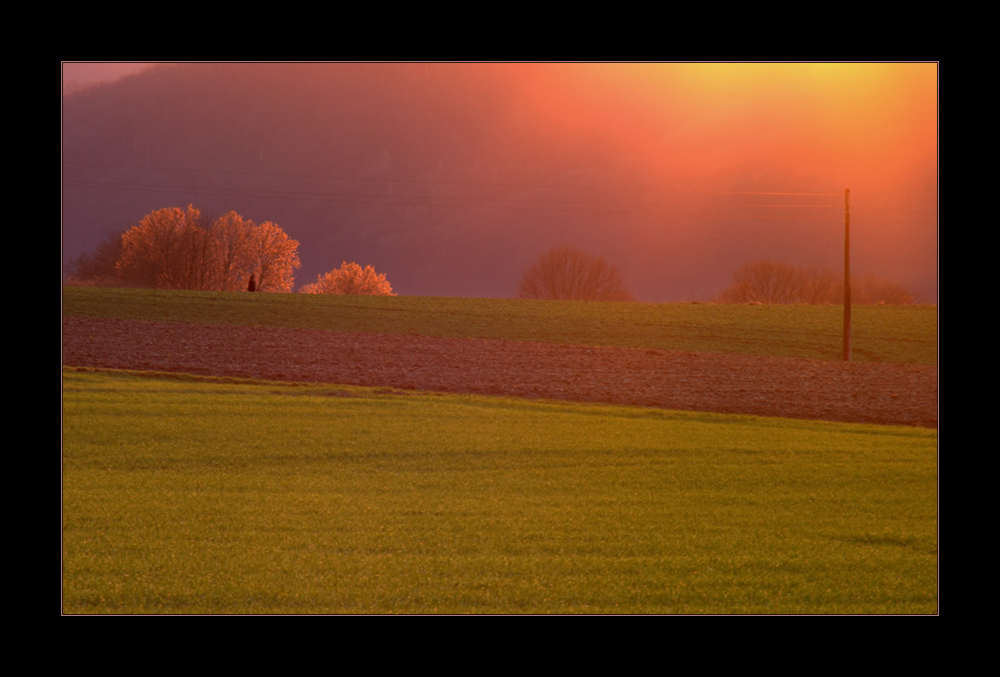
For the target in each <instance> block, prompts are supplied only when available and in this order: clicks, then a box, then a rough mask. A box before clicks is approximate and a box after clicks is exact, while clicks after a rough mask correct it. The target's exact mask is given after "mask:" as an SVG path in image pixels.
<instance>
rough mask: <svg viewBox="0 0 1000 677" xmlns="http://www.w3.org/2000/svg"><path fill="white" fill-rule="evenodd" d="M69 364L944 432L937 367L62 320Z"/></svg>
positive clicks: (64, 347)
mask: <svg viewBox="0 0 1000 677" xmlns="http://www.w3.org/2000/svg"><path fill="white" fill-rule="evenodd" d="M63 364H64V365H66V366H70V367H98V368H111V369H131V370H149V371H163V372H183V373H189V374H204V375H215V376H231V377H248V378H258V379H267V380H278V381H305V382H320V383H343V384H351V385H363V386H386V387H392V388H399V389H407V390H410V389H412V390H421V391H439V392H455V393H476V394H483V395H504V396H512V397H529V398H544V399H556V400H574V401H583V402H603V403H610V404H627V405H640V406H647V407H660V408H664V409H685V410H691V411H709V412H719V413H735V414H755V415H759V416H786V417H791V418H807V419H822V420H830V421H850V422H860V423H885V424H898V425H913V426H922V427H930V428H935V427H937V409H938V378H937V367H932V366H917V365H900V364H884V363H843V362H829V361H821V360H806V359H795V358H781V357H755V356H749V355H730V354H721V353H689V352H671V351H660V350H641V349H633V348H596V347H585V346H571V345H561V344H554V343H528V342H519V341H499V340H489V339H457V338H437V337H427V336H402V335H391V334H368V333H347V332H331V331H320V330H310V329H275V328H267V327H239V326H229V325H204V324H181V323H167V322H142V321H131V320H107V319H88V318H81V317H64V318H63Z"/></svg>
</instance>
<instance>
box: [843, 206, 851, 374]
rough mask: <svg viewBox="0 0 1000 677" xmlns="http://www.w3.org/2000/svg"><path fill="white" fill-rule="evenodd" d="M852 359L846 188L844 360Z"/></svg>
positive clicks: (849, 240) (849, 257) (848, 207)
mask: <svg viewBox="0 0 1000 677" xmlns="http://www.w3.org/2000/svg"><path fill="white" fill-rule="evenodd" d="M850 361H851V189H850V188H845V189H844V362H850Z"/></svg>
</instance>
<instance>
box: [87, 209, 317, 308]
mask: <svg viewBox="0 0 1000 677" xmlns="http://www.w3.org/2000/svg"><path fill="white" fill-rule="evenodd" d="M298 248H299V243H298V241H297V240H293V239H291V238H289V237H288V235H287V234H286V233H285V231H284V230H282V229H281V227H280V226H278V225H277V224H275V223H272V222H270V221H265V222H264V223H261V224H256V223H254V222H253V221H251V220H249V219H244V218H243V217H242V216H240V215H239V214H237V213H236V212H234V211H230V212H228V213H226V214H224V215H222V216H221V217H219V218H218V219H216V220H215V221H213V222H211V223H208V222H207V221H206V220H205V219H203V218H202V215H201V212H200V211H199V210H198V209H196V208H195V207H194V206H192V205H188V208H187V210H186V211H185V210H182V209H180V208H178V207H167V208H164V209H157V210H155V211H152V212H150V213H149V214H147V215H146V216H144V217H143V218H142V220H141V221H139V223H138V224H136V225H134V226H132V227H131V228H129V229H128V230H126V231H124V232H120V233H115V234H113V235H111V236H109V238H108V239H107V240H105V241H104V242H102V243H101V244H100V245H98V247H97V249H96V250H95V251H94V252H93V253H88V254H84V255H81V256H80V257H77V258H76V259H74V260H73V261H72V262H71V263H70V266H69V277H70V280H69V281H70V282H75V283H78V284H95V285H106V286H134V287H151V288H159V289H217V290H221V291H238V290H242V289H246V288H247V287H248V283H249V280H250V278H251V276H252V277H253V278H254V281H255V282H254V285H253V286H254V287H255V288H256V290H257V291H275V292H290V291H291V290H292V285H293V284H294V282H295V276H294V272H295V269H297V268H299V267H300V265H301V264H300V262H299V255H298Z"/></svg>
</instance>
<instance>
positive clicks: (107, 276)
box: [66, 230, 125, 287]
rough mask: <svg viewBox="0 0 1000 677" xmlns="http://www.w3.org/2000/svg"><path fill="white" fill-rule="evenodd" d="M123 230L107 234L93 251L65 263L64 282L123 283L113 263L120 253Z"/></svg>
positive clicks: (95, 284)
mask: <svg viewBox="0 0 1000 677" xmlns="http://www.w3.org/2000/svg"><path fill="white" fill-rule="evenodd" d="M124 234H125V231H124V230H119V231H117V232H114V233H111V234H110V235H108V236H107V237H106V238H105V239H104V240H103V241H101V243H100V244H98V245H97V248H96V249H95V250H94V251H93V252H84V253H82V254H80V255H79V256H77V257H75V258H74V259H73V260H72V261H70V262H69V263H68V264H67V265H66V284H70V285H78V286H96V287H117V286H119V285H121V284H123V281H122V278H121V276H120V275H119V274H118V270H117V269H116V268H115V264H116V263H118V259H120V258H121V255H122V235H124Z"/></svg>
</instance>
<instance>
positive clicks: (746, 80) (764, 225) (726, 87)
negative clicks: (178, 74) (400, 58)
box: [63, 62, 938, 300]
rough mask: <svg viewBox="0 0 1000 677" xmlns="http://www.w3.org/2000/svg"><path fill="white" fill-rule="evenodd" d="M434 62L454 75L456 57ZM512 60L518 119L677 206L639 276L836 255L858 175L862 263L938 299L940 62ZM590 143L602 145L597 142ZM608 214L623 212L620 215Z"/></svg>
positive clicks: (641, 235)
mask: <svg viewBox="0 0 1000 677" xmlns="http://www.w3.org/2000/svg"><path fill="white" fill-rule="evenodd" d="M145 66H146V64H132V63H64V64H63V77H64V80H73V81H102V80H103V81H109V80H112V79H115V78H118V77H121V76H122V75H127V74H130V73H134V72H137V71H139V70H141V69H142V68H144V67H145ZM249 66H251V67H252V65H249ZM346 67H347V68H357V69H359V70H360V69H368V71H372V70H373V69H374V68H377V65H372V64H349V65H347V66H346ZM482 67H483V69H484V72H485V71H486V70H488V69H490V68H491V66H490V65H486V64H484V65H483V66H482ZM427 69H428V70H430V71H432V72H434V73H441V74H442V75H441V76H440V77H441V79H442V81H445V80H447V78H448V75H447V73H448V72H449V70H450V69H449V65H448V64H428V66H427ZM509 70H510V71H511V75H510V77H511V78H514V79H516V80H517V87H516V90H511V91H516V96H517V108H518V110H517V111H515V112H514V113H512V115H514V114H519V115H521V116H523V117H524V118H526V119H529V120H530V121H531V123H530V126H524V129H529V131H528V132H520V131H519V132H518V133H521V134H522V136H523V135H524V134H529V135H534V136H533V137H532V138H531V139H529V140H530V141H531V142H532V143H531V145H532V146H533V147H535V148H537V149H538V150H539V151H542V150H545V151H546V152H548V153H549V155H553V154H555V153H556V152H568V151H567V150H566V149H574V152H577V151H576V150H575V146H576V145H579V144H581V143H583V142H585V141H586V140H588V139H599V140H600V147H601V149H602V150H601V153H604V155H596V154H595V155H594V157H597V158H598V159H597V160H594V162H595V163H598V162H603V161H604V158H610V159H612V160H613V163H614V166H616V167H620V168H621V172H622V173H623V174H624V173H628V175H629V180H630V181H633V184H631V185H633V186H634V178H635V177H637V176H638V177H642V179H641V180H642V184H643V186H644V190H642V191H639V192H633V193H630V194H628V195H627V196H625V198H624V199H625V200H627V201H629V202H630V204H629V205H628V207H627V208H628V209H630V210H636V209H640V210H641V209H645V207H641V206H639V207H637V206H636V205H637V204H638V205H642V204H648V203H650V202H651V201H652V202H654V203H655V205H656V206H654V207H651V208H650V209H651V210H653V211H656V210H660V211H664V212H667V213H670V214H672V216H671V217H670V218H669V219H665V220H663V219H661V221H663V223H660V222H658V221H656V220H655V219H648V220H647V221H648V223H643V222H641V220H639V221H636V222H635V223H632V224H629V226H628V227H627V228H624V227H623V228H621V230H620V235H619V234H616V235H615V238H614V239H615V240H616V242H614V243H612V245H609V246H608V251H607V253H608V254H609V256H611V257H612V258H613V259H614V257H616V256H617V257H618V261H619V262H620V265H622V266H623V267H627V269H628V270H627V274H628V276H630V277H631V278H632V280H633V282H634V284H635V285H637V286H638V287H640V288H653V286H654V285H656V284H660V285H661V286H664V287H667V286H669V288H671V289H679V290H690V291H689V292H678V293H690V295H691V296H693V297H696V296H699V295H702V296H703V295H705V294H708V293H709V291H710V289H711V288H712V287H711V285H706V284H705V283H701V282H696V281H694V277H695V276H697V275H698V274H699V269H700V268H704V267H707V266H710V265H715V263H718V265H723V266H726V267H727V270H732V269H733V268H734V267H735V266H736V265H737V264H739V263H745V262H748V261H740V257H741V256H745V257H755V258H760V257H769V258H774V259H776V260H782V259H787V262H789V263H800V264H803V265H806V264H822V265H826V266H836V265H838V262H839V258H840V254H839V252H838V251H837V249H838V247H837V245H836V242H837V241H838V240H839V239H842V233H839V232H838V226H837V224H838V223H839V222H842V219H843V216H842V215H843V203H844V198H843V194H844V190H845V189H847V188H850V189H851V213H852V224H853V228H854V229H856V231H857V232H856V233H854V232H852V239H853V240H854V243H855V246H856V248H857V249H856V256H857V260H856V270H860V271H869V272H874V273H877V274H878V275H879V276H881V277H886V278H892V279H897V280H900V281H902V282H904V283H907V284H909V285H911V286H914V287H917V288H918V289H917V291H918V292H919V295H920V296H921V297H923V298H924V299H927V300H936V289H937V256H938V254H937V232H938V223H937V210H938V205H937V187H938V152H937V149H938V133H937V130H938V119H937V111H938V87H937V84H938V66H937V64H936V63H913V62H905V63H903V62H899V63H564V64H560V63H557V64H544V65H535V64H524V65H522V66H520V67H513V68H511V69H509ZM479 95H482V92H481V91H477V92H473V91H472V89H470V91H469V93H468V97H469V98H471V97H473V96H479ZM465 103H466V102H463V101H461V100H457V101H456V105H457V107H461V106H463V105H465ZM308 105H309V102H302V107H303V108H305V107H307V106H308ZM529 127H530V128H529ZM510 129H511V127H510V125H508V126H507V127H505V130H507V131H505V132H503V133H509V130H510ZM496 136H497V139H496V141H495V143H493V144H492V145H490V144H484V145H483V147H482V148H477V149H476V151H475V153H477V154H478V156H480V157H483V158H485V159H484V162H489V161H490V160H489V157H490V156H489V153H493V152H498V153H499V152H502V149H503V147H504V146H507V147H510V145H511V144H512V143H513V142H512V141H511V139H512V138H514V137H513V136H501V132H497V135H496ZM594 145H595V147H597V145H598V144H597V143H596V142H595V144H594ZM553 149H556V150H553ZM392 150H393V149H392V148H387V149H382V150H381V152H383V153H386V154H388V155H390V156H391V155H392V152H391V151H392ZM432 150H433V149H432ZM372 155H373V156H374V151H373V153H372ZM580 157H581V158H582V159H581V162H582V163H586V162H587V161H588V158H589V156H588V155H587V154H586V152H583V151H580ZM461 168H462V171H465V170H466V169H467V168H466V166H465V165H462V166H461ZM402 178H405V177H402ZM455 178H458V179H461V178H463V177H462V176H457V177H455ZM584 178H586V177H584ZM606 179H607V177H606V176H601V180H602V181H606ZM525 180H526V181H528V179H527V178H526V179H525ZM581 180H583V179H581ZM529 182H530V181H529ZM593 197H595V198H597V197H600V198H601V199H605V197H606V196H598V195H596V194H595V195H594V196H593ZM574 199H575V198H574ZM157 206H163V205H157ZM487 217H488V218H495V217H494V216H493V215H487ZM559 218H561V217H559V216H558V214H557V215H556V216H554V217H553V219H559ZM566 218H570V217H566ZM574 218H575V217H574ZM587 218H588V217H582V218H581V219H579V221H580V223H582V224H584V225H585V224H586V222H587ZM258 220H259V219H258ZM667 221H669V222H667ZM593 223H594V224H595V225H594V228H598V229H600V228H604V229H609V230H610V229H611V228H614V227H615V226H614V225H613V224H612V221H611V220H608V219H604V220H603V221H601V220H600V219H597V218H595V219H593ZM581 230H583V227H581ZM757 233H759V237H757V236H756V234H757ZM599 240H600V239H599V238H596V239H594V241H595V242H598V241H599ZM555 244H563V243H562V242H560V243H555ZM565 244H574V243H565ZM585 244H586V243H585ZM616 247H617V251H616V249H615V248H616ZM675 248H680V249H683V251H684V252H685V253H684V254H683V255H677V254H676V253H675V252H674V251H672V250H673V249H675ZM595 253H602V252H595ZM643 257H645V259H644V258H643ZM671 257H674V258H671ZM334 258H337V257H334ZM658 258H662V259H664V260H665V261H667V262H668V263H669V264H670V270H671V271H673V272H672V273H671V274H673V275H674V278H673V279H671V280H669V284H666V283H663V282H662V281H661V280H659V279H656V278H657V276H662V275H663V273H662V272H661V271H659V270H658V269H657V266H656V261H657V259H658ZM675 259H676V260H675ZM710 260H712V261H713V263H709V261H710ZM336 263H339V258H337V261H336ZM360 263H365V262H363V261H362V262H360ZM685 276H686V277H685ZM715 277H716V278H718V275H715ZM688 278H690V279H688ZM713 284H715V283H713ZM644 285H645V287H644ZM716 286H718V285H717V284H716ZM716 291H720V290H718V289H717V290H716ZM639 295H640V296H642V295H643V294H642V293H640V294H639ZM928 297H933V298H932V299H931V298H928ZM651 300H657V299H651Z"/></svg>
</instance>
